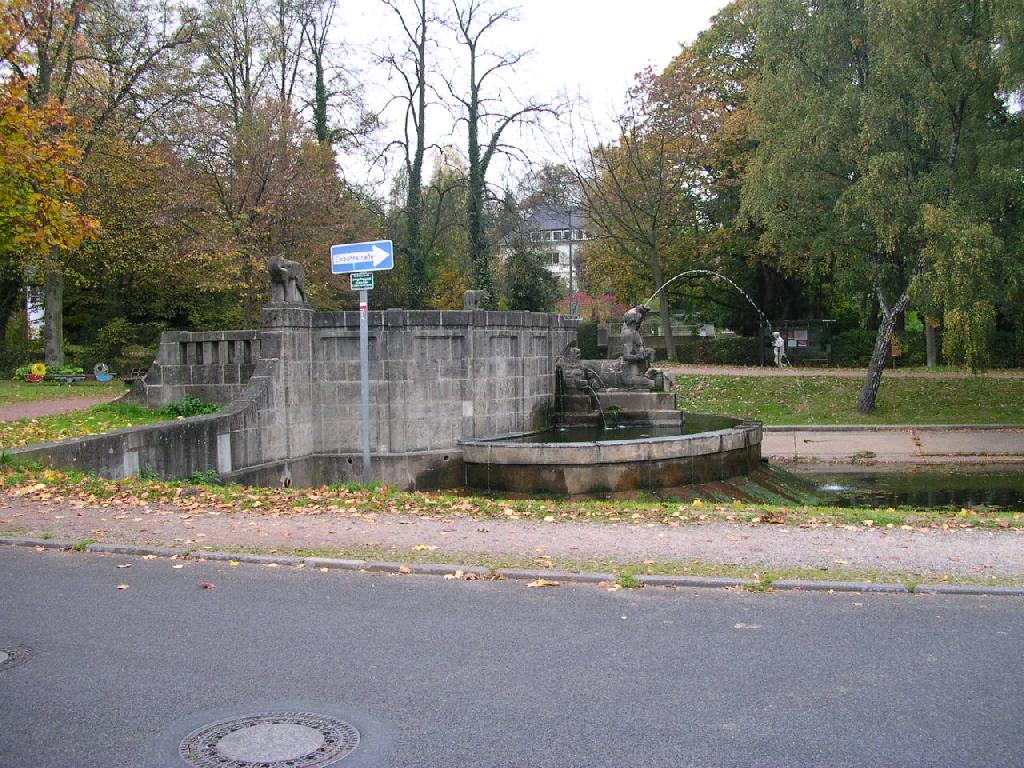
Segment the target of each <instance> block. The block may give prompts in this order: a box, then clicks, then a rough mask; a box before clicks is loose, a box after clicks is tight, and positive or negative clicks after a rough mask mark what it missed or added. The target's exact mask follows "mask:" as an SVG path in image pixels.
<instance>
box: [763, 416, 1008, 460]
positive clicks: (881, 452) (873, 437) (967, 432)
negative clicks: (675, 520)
mask: <svg viewBox="0 0 1024 768" xmlns="http://www.w3.org/2000/svg"><path fill="white" fill-rule="evenodd" d="M761 449H762V451H761V452H762V455H763V456H765V457H768V458H769V459H771V460H774V461H783V462H795V461H822V462H829V463H839V464H848V463H860V464H874V463H883V464H884V463H897V464H1001V463H1014V464H1018V463H1019V464H1024V427H1022V426H1019V425H1010V426H1005V427H998V426H995V427H987V426H957V425H952V426H949V425H942V426H886V427H873V426H868V427H864V426H836V427H814V426H810V427H783V426H778V427H776V426H773V427H768V428H767V429H766V430H765V433H764V442H763V443H762V446H761Z"/></svg>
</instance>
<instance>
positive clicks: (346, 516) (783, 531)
mask: <svg viewBox="0 0 1024 768" xmlns="http://www.w3.org/2000/svg"><path fill="white" fill-rule="evenodd" d="M43 495H44V496H46V498H43V499H32V500H29V499H22V498H17V497H12V496H10V495H8V496H6V497H5V496H3V495H0V531H3V530H5V529H6V530H14V531H17V532H19V535H25V536H29V537H34V538H39V537H42V536H46V535H49V536H51V537H52V538H54V539H58V540H66V541H79V540H82V539H92V540H96V541H100V542H105V543H136V544H146V545H157V546H166V547H185V548H188V549H192V550H195V551H197V552H200V553H201V551H202V549H203V548H204V547H208V548H211V549H215V550H216V549H229V548H243V549H260V550H271V551H281V550H323V549H327V550H335V551H341V550H347V551H353V550H359V549H361V548H363V547H373V548H377V549H379V550H381V551H382V552H384V553H385V556H386V557H387V558H388V559H399V560H400V559H402V555H403V553H405V552H408V551H410V550H416V549H419V550H420V551H429V552H431V553H433V554H434V555H438V556H439V555H445V556H446V557H448V558H449V559H450V560H454V561H456V562H458V561H459V558H460V556H461V557H463V558H468V557H473V556H480V555H484V557H485V559H489V560H493V559H496V558H497V559H500V558H515V559H518V560H522V561H524V562H533V563H535V564H536V565H537V566H538V567H545V565H547V567H550V564H546V563H545V558H559V559H562V560H573V561H579V562H583V561H587V560H591V559H596V560H613V561H618V562H624V563H639V562H642V561H644V560H656V561H658V562H698V563H710V564H719V565H725V566H750V567H755V568H767V569H777V568H786V567H799V568H814V569H817V570H820V571H822V572H824V573H827V572H828V571H839V572H842V571H849V570H857V571H862V572H863V571H868V572H880V573H885V572H890V573H896V574H899V575H907V574H918V575H920V576H922V577H927V578H928V579H930V580H938V579H941V578H942V577H943V576H951V577H970V578H974V579H977V578H988V577H990V576H997V577H1008V578H1013V579H1021V578H1024V530H1021V529H1009V530H987V529H986V530H982V529H963V530H942V529H913V530H901V529H899V528H893V529H887V528H880V529H876V528H867V527H865V526H852V525H851V526H833V525H814V526H810V527H807V528H801V527H798V526H789V525H767V524H750V523H738V522H735V523H734V522H705V523H697V522H689V523H677V522H675V521H672V520H668V521H666V522H664V523H646V522H636V523H631V522H622V523H617V524H611V523H598V522H543V521H531V520H494V519H490V520H489V519H483V520H474V519H472V518H465V517H460V516H459V514H458V512H457V511H455V510H452V511H449V512H448V513H446V512H445V511H444V510H440V511H439V513H438V516H436V517H421V516H416V515H400V514H386V513H385V514H378V515H374V514H359V513H355V514H353V513H350V512H347V511H346V510H345V509H344V508H337V509H332V510H330V511H329V512H322V513H316V514H304V513H301V512H295V513H293V514H290V515H288V516H283V515H281V514H274V515H268V514H266V513H263V512H244V511H229V512H225V511H223V510H220V509H201V508H189V509H183V508H181V507H171V506H168V505H159V504H154V505H150V504H142V503H140V504H137V505H131V506H129V505H126V504H119V505H118V506H116V507H113V508H111V507H100V506H86V505H84V504H81V503H76V504H74V505H73V506H68V505H66V504H64V503H63V502H60V501H57V500H53V499H51V498H50V497H49V494H45V493H44V494H43ZM688 513H689V514H695V512H694V510H692V509H691V510H688ZM389 552H393V553H394V554H388V553H389Z"/></svg>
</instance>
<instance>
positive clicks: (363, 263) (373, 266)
mask: <svg viewBox="0 0 1024 768" xmlns="http://www.w3.org/2000/svg"><path fill="white" fill-rule="evenodd" d="M394 267H395V249H394V246H392V245H391V241H390V240H374V241H373V242H369V243H346V244H342V245H332V246H331V273H332V274H335V275H347V274H350V273H352V272H379V271H380V270H383V269H394Z"/></svg>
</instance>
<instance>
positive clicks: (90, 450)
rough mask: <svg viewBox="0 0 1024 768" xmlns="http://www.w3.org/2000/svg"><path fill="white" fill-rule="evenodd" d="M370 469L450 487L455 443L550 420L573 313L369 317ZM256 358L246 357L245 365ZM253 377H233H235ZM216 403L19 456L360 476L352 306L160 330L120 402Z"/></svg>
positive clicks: (166, 472)
mask: <svg viewBox="0 0 1024 768" xmlns="http://www.w3.org/2000/svg"><path fill="white" fill-rule="evenodd" d="M368 321H369V322H368V325H369V350H370V399H371V414H370V423H371V429H372V434H371V435H370V443H371V453H372V465H373V476H374V477H375V478H376V479H378V480H380V481H381V482H386V483H389V484H393V485H397V486H400V487H407V488H421V487H443V486H452V485H461V483H462V475H463V473H462V461H461V458H462V455H461V451H460V450H459V449H458V448H457V441H458V440H459V439H462V438H479V437H491V436H495V435H504V434H509V433H514V432H523V431H528V430H532V429H539V428H542V427H544V426H547V425H548V424H549V423H550V416H551V412H552V410H553V408H554V398H555V373H554V371H555V359H556V358H557V356H558V355H559V354H560V353H561V351H562V349H563V348H564V347H565V346H566V345H567V344H568V343H569V341H571V340H573V339H575V334H576V320H574V319H572V318H568V317H562V316H557V315H547V314H537V313H530V312H483V311H477V310H467V311H452V312H439V311H406V310H387V311H383V312H371V313H369V317H368ZM253 358H254V359H253ZM247 370H249V371H251V372H252V375H251V376H249V377H247V378H248V382H246V381H245V380H244V379H243V380H242V381H241V382H240V383H239V382H238V379H240V378H241V377H242V375H243V374H244V372H245V371H247ZM231 393H234V396H232V397H230V399H231V402H230V404H229V405H228V406H227V407H226V408H225V410H224V411H222V412H220V413H217V414H212V415H210V416H203V417H197V418H193V419H186V420H182V421H176V422H171V423H168V424H160V425H153V426H148V427H141V428H136V429H130V430H122V431H121V432H117V433H112V434H110V435H104V436H97V437H88V438H79V439H76V440H70V441H66V442H63V443H57V444H53V445H47V446H38V447H33V448H27V449H21V450H19V451H17V453H18V454H19V455H21V456H23V457H25V458H27V459H30V460H39V461H43V462H44V463H47V464H50V465H52V466H58V467H67V468H75V469H79V470H82V471H92V472H97V473H99V474H101V475H104V476H106V477H114V478H119V477H124V476H127V475H131V474H137V473H138V472H140V471H143V470H151V471H154V472H156V473H158V474H160V475H161V476H163V477H168V478H187V477H188V476H189V475H191V474H192V473H193V472H204V471H209V470H216V471H217V472H218V473H219V474H220V475H221V476H222V477H225V478H228V479H237V480H240V481H246V482H259V483H265V484H279V483H284V482H290V483H293V484H295V485H312V484H320V483H328V482H337V481H349V480H359V479H361V477H362V418H361V399H360V367H359V313H358V312H314V311H313V309H312V308H311V307H308V306H305V305H297V304H268V305H267V306H266V307H265V308H264V310H263V315H262V329H261V330H260V331H259V332H254V331H228V332H221V333H167V334H164V336H163V338H162V339H161V345H160V351H159V353H158V355H157V359H156V360H155V361H154V363H153V366H152V368H151V369H150V372H149V375H147V376H146V379H145V381H143V382H138V383H137V386H136V387H135V389H133V391H132V393H131V398H132V399H133V400H134V401H135V402H139V403H142V404H145V405H148V406H149V407H153V408H159V407H162V406H163V405H165V404H166V403H168V402H170V401H172V400H176V399H179V398H180V397H182V396H184V395H185V394H192V395H195V396H196V397H200V398H202V399H204V400H208V401H213V402H224V401H225V400H227V399H229V396H231Z"/></svg>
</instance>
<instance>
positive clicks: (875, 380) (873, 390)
mask: <svg viewBox="0 0 1024 768" xmlns="http://www.w3.org/2000/svg"><path fill="white" fill-rule="evenodd" d="M908 300H909V295H908V293H907V292H906V291H905V292H904V293H903V295H902V296H900V298H899V301H897V302H896V304H894V305H893V307H892V309H889V308H888V307H887V306H886V303H885V301H884V300H882V299H881V297H879V308H880V309H881V311H882V322H881V324H880V325H879V326H878V334H877V335H876V336H875V349H874V351H873V352H872V353H871V362H870V363H869V364H868V373H867V376H865V377H864V387H863V388H862V389H861V392H860V398H858V400H857V410H858V411H859V412H860V413H871V411H873V410H874V409H875V400H876V399H877V398H878V388H879V387H880V386H881V385H882V371H884V370H885V358H886V357H888V355H889V351H890V350H891V349H892V340H893V335H894V334H895V332H896V321H897V320H898V319H899V317H900V315H902V314H903V310H904V309H906V308H907V301H908Z"/></svg>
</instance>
